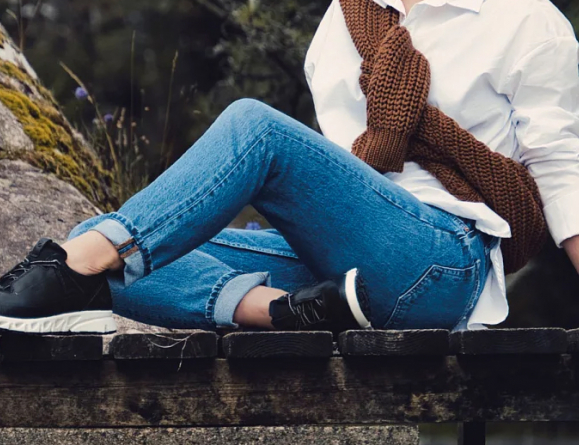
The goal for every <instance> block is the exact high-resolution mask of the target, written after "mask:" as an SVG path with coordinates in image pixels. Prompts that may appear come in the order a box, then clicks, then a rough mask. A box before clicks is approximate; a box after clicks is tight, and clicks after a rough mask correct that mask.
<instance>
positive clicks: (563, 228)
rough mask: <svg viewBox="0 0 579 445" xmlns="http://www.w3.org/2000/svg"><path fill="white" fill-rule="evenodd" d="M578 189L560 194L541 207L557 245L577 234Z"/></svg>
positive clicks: (578, 225) (578, 217) (578, 214)
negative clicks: (559, 196)
mask: <svg viewBox="0 0 579 445" xmlns="http://www.w3.org/2000/svg"><path fill="white" fill-rule="evenodd" d="M577 203H579V190H577V191H576V192H573V193H569V194H568V195H565V196H562V197H561V198H559V199H557V200H556V201H554V202H552V203H550V204H548V205H546V206H545V207H544V208H543V212H544V213H545V218H546V219H547V226H548V227H549V231H550V232H551V236H552V237H553V240H554V241H555V243H556V244H557V247H559V248H562V246H561V243H562V242H563V241H565V240H566V239H568V238H571V237H573V236H576V235H579V206H578V205H577Z"/></svg>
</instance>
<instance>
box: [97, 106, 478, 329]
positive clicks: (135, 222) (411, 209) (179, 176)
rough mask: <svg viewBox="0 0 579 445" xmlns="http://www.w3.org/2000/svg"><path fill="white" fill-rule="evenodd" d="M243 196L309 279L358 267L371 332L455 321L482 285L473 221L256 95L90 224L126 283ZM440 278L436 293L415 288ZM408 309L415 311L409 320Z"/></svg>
mask: <svg viewBox="0 0 579 445" xmlns="http://www.w3.org/2000/svg"><path fill="white" fill-rule="evenodd" d="M249 203H252V204H253V205H254V206H255V207H256V208H257V209H258V210H259V211H260V212H261V213H262V214H263V215H264V216H265V217H266V218H267V219H268V220H269V221H270V222H271V223H272V225H273V226H274V227H276V228H277V229H278V230H279V232H280V233H281V234H282V235H283V236H284V238H285V239H286V240H287V242H288V244H289V245H290V246H291V247H292V249H293V250H294V251H295V253H296V254H297V255H298V256H299V258H300V260H301V261H302V262H303V263H304V264H305V265H306V266H307V267H308V269H309V270H311V271H312V273H313V274H314V276H316V278H318V279H327V278H333V277H337V276H338V275H341V274H342V273H344V272H345V271H347V270H349V269H351V268H354V267H358V268H359V269H360V270H361V273H362V275H363V276H364V277H365V279H366V282H367V285H368V290H369V295H370V299H371V309H372V313H373V318H374V321H375V323H374V326H375V327H381V326H383V325H386V324H388V326H392V327H396V326H401V325H402V323H403V321H404V322H405V323H406V324H407V325H413V324H414V325H416V324H422V325H425V326H424V327H428V326H426V325H435V326H437V327H452V326H450V324H454V323H455V322H456V321H457V319H460V318H461V317H462V316H463V315H464V314H465V312H466V311H467V310H468V309H470V308H471V306H472V304H473V302H474V300H475V298H476V296H477V293H478V292H479V291H480V287H481V282H483V279H484V277H483V276H482V275H483V274H484V271H485V270H486V267H481V265H483V264H484V261H485V258H484V249H483V241H482V239H481V237H480V233H479V232H477V231H476V230H474V229H473V227H472V225H471V226H468V225H467V224H465V223H464V222H463V221H461V220H460V219H459V218H456V217H454V216H452V215H450V214H448V213H446V212H443V211H441V210H437V209H435V208H432V207H430V206H428V205H425V204H423V203H421V202H420V201H418V200H417V199H416V198H414V196H413V195H411V194H410V193H408V192H406V191H405V190H403V189H402V188H401V187H399V186H397V185H396V184H394V183H393V182H391V181H390V180H388V179H387V178H385V177H384V176H382V175H381V174H379V173H378V172H376V171H374V170H373V169H372V168H371V167H369V166H368V165H366V164H365V163H364V162H362V161H360V160H359V159H357V158H356V157H355V156H353V155H352V154H350V153H348V152H346V151H345V150H343V149H342V148H340V147H339V146H337V145H335V144H333V143H332V142H330V141H329V140H328V139H326V138H324V137H323V136H322V135H320V134H318V133H316V132H315V131H313V130H311V129H309V128H307V127H306V126H304V125H302V124H301V123H299V122H297V121H295V120H294V119H292V118H290V117H288V116H286V115H285V114H283V113H281V112H279V111H276V110H274V109H273V108H271V107H269V106H267V105H265V104H263V103H261V102H258V101H255V100H251V99H243V100H239V101H237V102H235V103H233V104H232V105H231V106H229V107H228V108H227V109H226V110H225V111H224V112H223V113H222V114H221V115H220V116H219V118H218V119H217V120H216V121H215V123H214V124H213V125H212V126H211V127H210V128H209V129H208V131H207V132H206V133H205V134H204V135H203V136H202V137H201V138H200V139H199V140H198V141H197V142H196V143H195V144H194V145H193V147H192V148H191V149H190V150H188V151H187V153H185V154H184V155H183V156H182V157H181V158H180V159H179V160H178V161H177V162H176V163H175V164H174V165H173V166H171V168H169V169H168V170H167V171H166V172H165V173H163V174H162V175H161V176H160V177H159V178H158V179H157V180H155V181H154V182H153V183H152V184H151V185H150V186H148V187H147V188H145V189H144V190H142V191H141V192H139V193H138V194H136V195H135V196H133V197H132V198H131V199H130V200H129V201H127V203H125V204H124V205H123V206H122V207H121V209H119V211H118V212H113V213H110V214H107V215H106V219H105V220H103V221H102V222H101V223H99V224H98V225H97V226H95V227H94V229H93V230H97V231H99V232H100V233H101V234H102V235H104V236H105V237H106V238H108V239H109V240H110V241H111V242H112V243H113V244H114V245H115V246H116V248H117V250H118V252H119V254H120V256H121V258H123V259H124V261H125V267H124V284H125V285H129V284H132V283H134V282H135V281H137V280H138V279H141V278H143V277H144V276H146V275H148V274H150V273H151V272H152V271H154V270H157V269H160V268H161V267H163V266H165V265H167V264H170V263H171V262H173V261H175V260H176V259H178V258H180V257H182V256H183V255H185V254H187V253H188V252H191V251H192V250H194V249H195V248H197V247H199V246H201V245H202V244H203V243H205V242H206V241H207V240H209V239H210V238H211V237H213V236H215V235H216V234H217V233H219V232H220V231H221V230H222V229H223V227H225V225H226V224H227V223H228V222H229V221H231V220H232V219H233V217H234V216H235V215H236V214H237V213H238V212H239V211H240V210H241V209H242V207H243V206H244V205H246V204H249ZM174 279H179V278H178V277H175V278H174ZM437 283H438V284H439V289H438V291H441V292H442V293H441V292H438V291H437V292H438V295H434V294H435V293H436V292H429V293H428V295H422V294H419V293H418V291H419V290H420V289H430V290H432V289H433V286H434V285H436V284H437ZM435 290H436V289H435ZM418 297H421V298H420V299H418ZM411 303H412V304H411ZM410 306H412V308H413V309H414V308H418V309H420V311H422V314H421V315H420V316H418V315H415V316H414V315H413V316H412V317H411V316H410V315H408V313H409V309H408V308H409V307H410ZM395 307H396V308H395ZM425 311H426V312H425ZM428 311H430V312H428ZM392 317H393V318H392Z"/></svg>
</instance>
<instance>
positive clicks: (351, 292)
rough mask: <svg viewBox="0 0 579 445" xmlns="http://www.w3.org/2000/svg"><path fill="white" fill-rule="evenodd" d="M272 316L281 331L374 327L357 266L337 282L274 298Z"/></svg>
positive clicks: (344, 329) (273, 322)
mask: <svg viewBox="0 0 579 445" xmlns="http://www.w3.org/2000/svg"><path fill="white" fill-rule="evenodd" d="M269 315H270V316H271V323H272V324H273V326H274V327H275V328H276V329H278V330H312V331H313V330H316V331H317V330H323V331H332V332H341V331H346V330H348V329H372V326H371V324H370V321H369V319H370V304H369V302H368V296H367V294H366V288H365V286H364V283H363V281H362V277H361V276H360V274H359V273H358V269H352V270H350V271H349V272H348V273H346V274H345V275H344V276H343V277H342V279H341V280H340V282H338V283H336V282H334V281H324V282H323V283H319V284H316V285H314V286H311V287H307V288H304V289H300V290H298V291H296V292H294V293H289V294H286V295H284V296H282V297H280V298H278V299H277V300H274V301H272V302H271V303H270V304H269Z"/></svg>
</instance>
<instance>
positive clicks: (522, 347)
mask: <svg viewBox="0 0 579 445" xmlns="http://www.w3.org/2000/svg"><path fill="white" fill-rule="evenodd" d="M450 349H451V351H452V352H454V353H455V354H465V355H479V354H563V353H565V352H566V351H567V333H566V332H565V330H564V329H557V328H544V329H486V330H482V331H460V332H455V333H453V334H451V336H450Z"/></svg>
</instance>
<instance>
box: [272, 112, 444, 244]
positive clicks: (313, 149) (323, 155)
mask: <svg viewBox="0 0 579 445" xmlns="http://www.w3.org/2000/svg"><path fill="white" fill-rule="evenodd" d="M274 123H275V121H274ZM271 129H272V131H274V132H276V133H277V134H279V135H281V136H283V137H286V138H288V139H291V140H293V141H295V142H298V143H300V144H302V145H303V146H305V147H307V148H309V149H310V150H312V151H314V152H315V153H316V154H318V155H319V156H321V157H322V158H324V159H326V160H327V161H329V162H331V163H332V164H334V165H335V166H337V167H338V168H340V169H341V170H343V171H344V172H345V173H346V174H348V175H350V177H352V178H354V179H355V180H357V181H358V182H360V183H361V184H363V185H364V186H366V187H368V188H370V189H372V190H373V191H374V192H376V193H378V194H379V195H380V196H382V197H383V198H384V199H385V200H386V201H388V202H390V203H391V204H392V205H393V206H395V207H397V208H399V209H400V210H402V211H403V212H405V213H407V214H408V215H410V216H411V217H413V218H414V219H416V220H418V221H420V222H422V223H424V224H426V225H428V226H430V227H432V228H433V229H438V230H441V231H444V232H447V233H452V234H455V232H453V231H452V230H448V229H446V228H444V227H439V226H437V225H435V224H433V223H432V222H431V221H427V220H424V219H422V218H420V217H419V216H418V215H415V214H414V213H412V212H411V211H410V210H408V209H406V208H404V207H403V206H401V205H400V204H399V203H397V202H396V201H393V200H392V198H390V197H389V196H386V195H385V194H384V193H382V191H380V190H378V188H377V187H374V186H373V185H372V184H370V183H368V182H367V181H365V180H364V179H363V178H361V177H359V176H358V175H355V174H353V173H352V171H351V170H349V169H347V168H346V167H345V166H343V165H342V164H341V163H340V162H338V161H337V160H335V159H333V158H331V157H328V156H327V154H326V153H324V152H323V151H321V150H318V148H316V147H313V146H311V145H310V144H309V143H308V142H307V141H304V140H301V139H300V138H297V137H295V136H293V135H289V134H287V133H286V132H285V131H284V130H282V129H278V128H275V127H272V128H271ZM352 156H355V155H353V154H352ZM385 179H387V180H388V178H385ZM425 205H426V204H425Z"/></svg>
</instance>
